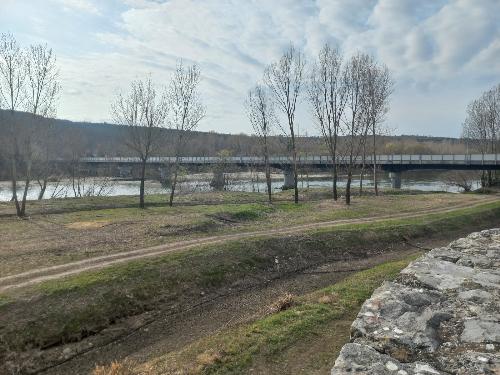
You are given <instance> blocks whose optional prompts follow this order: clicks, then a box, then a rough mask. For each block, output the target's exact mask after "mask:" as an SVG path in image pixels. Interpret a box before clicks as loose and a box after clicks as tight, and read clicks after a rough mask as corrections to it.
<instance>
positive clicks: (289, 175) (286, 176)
mask: <svg viewBox="0 0 500 375" xmlns="http://www.w3.org/2000/svg"><path fill="white" fill-rule="evenodd" d="M294 187H295V179H294V176H293V169H292V168H285V169H283V190H287V189H293V188H294Z"/></svg>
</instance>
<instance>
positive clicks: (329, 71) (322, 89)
mask: <svg viewBox="0 0 500 375" xmlns="http://www.w3.org/2000/svg"><path fill="white" fill-rule="evenodd" d="M341 66H342V56H341V54H340V52H339V51H338V50H337V49H334V48H332V47H331V46H330V45H329V44H325V46H324V47H323V48H322V49H321V51H320V53H319V56H318V61H317V62H315V63H314V64H313V66H312V69H311V78H310V85H309V90H308V91H309V92H308V93H309V101H310V103H311V106H312V109H313V116H314V117H315V119H316V122H317V125H318V127H319V129H320V131H321V135H322V137H323V140H324V142H325V144H326V146H327V148H328V151H329V153H330V157H331V159H332V169H333V172H332V174H333V176H332V177H333V199H334V200H337V198H338V192H337V179H338V166H337V153H338V151H337V140H338V136H339V128H340V121H341V118H342V115H343V113H344V108H345V104H346V95H345V88H344V86H343V81H342V77H341Z"/></svg>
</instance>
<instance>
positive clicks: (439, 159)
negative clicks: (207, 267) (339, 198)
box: [80, 154, 500, 165]
mask: <svg viewBox="0 0 500 375" xmlns="http://www.w3.org/2000/svg"><path fill="white" fill-rule="evenodd" d="M376 160H377V163H378V164H381V165H388V164H407V165H413V164H474V165H477V164H495V165H497V164H500V154H469V155H465V154H462V155H459V154H442V155H425V154H422V155H420V154H416V155H412V154H399V155H396V154H394V155H377V156H376ZM80 161H81V162H84V163H118V164H120V163H121V164H130V163H139V162H140V159H139V158H138V157H108V156H104V157H84V158H81V159H80ZM175 161H176V158H175V157H173V156H154V157H151V158H149V159H148V163H150V164H171V163H174V162H175ZM179 162H180V163H182V164H242V165H248V164H264V157H261V156H232V157H217V156H183V157H180V158H179ZM269 162H270V163H271V164H283V165H286V164H292V162H293V160H292V158H291V157H289V156H271V157H269ZM297 162H298V164H300V165H327V164H331V163H332V158H331V157H330V156H327V155H310V156H309V155H307V156H304V155H301V156H299V157H298V159H297ZM337 162H338V163H339V164H346V159H345V158H344V159H343V158H339V159H338V160H337ZM354 162H355V163H356V164H362V163H363V158H362V157H360V156H358V157H357V158H355V160H354ZM364 162H365V164H372V163H373V157H372V155H367V156H366V157H365V159H364Z"/></svg>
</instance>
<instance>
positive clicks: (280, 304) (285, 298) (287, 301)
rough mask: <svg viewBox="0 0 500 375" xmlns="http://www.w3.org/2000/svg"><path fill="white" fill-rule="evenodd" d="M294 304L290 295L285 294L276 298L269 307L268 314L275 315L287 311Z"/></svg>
mask: <svg viewBox="0 0 500 375" xmlns="http://www.w3.org/2000/svg"><path fill="white" fill-rule="evenodd" d="M295 304H296V300H295V297H294V296H293V295H292V294H290V293H285V294H283V295H282V296H280V297H278V299H277V300H276V301H274V303H273V304H272V305H271V306H269V308H268V313H269V314H275V313H278V312H280V311H285V310H288V309H289V308H291V307H293V306H294V305H295Z"/></svg>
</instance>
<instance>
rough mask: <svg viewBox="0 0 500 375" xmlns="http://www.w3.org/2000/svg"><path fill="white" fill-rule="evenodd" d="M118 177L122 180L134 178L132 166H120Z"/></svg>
mask: <svg viewBox="0 0 500 375" xmlns="http://www.w3.org/2000/svg"><path fill="white" fill-rule="evenodd" d="M118 175H119V176H120V177H122V178H124V177H131V176H132V166H130V165H119V166H118Z"/></svg>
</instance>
